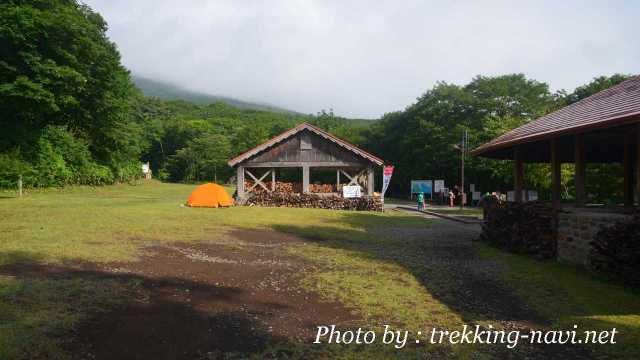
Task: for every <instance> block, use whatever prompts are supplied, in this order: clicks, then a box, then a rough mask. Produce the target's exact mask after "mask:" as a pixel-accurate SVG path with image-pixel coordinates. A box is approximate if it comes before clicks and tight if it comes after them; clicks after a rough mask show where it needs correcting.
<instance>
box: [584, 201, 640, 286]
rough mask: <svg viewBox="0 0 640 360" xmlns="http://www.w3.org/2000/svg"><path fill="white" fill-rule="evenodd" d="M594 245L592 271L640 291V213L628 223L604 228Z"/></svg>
mask: <svg viewBox="0 0 640 360" xmlns="http://www.w3.org/2000/svg"><path fill="white" fill-rule="evenodd" d="M591 246H592V249H591V254H590V259H589V260H590V261H589V264H590V266H591V269H593V270H595V271H596V272H598V273H600V274H602V275H605V276H608V277H610V278H613V279H615V280H619V281H621V282H622V283H624V284H625V285H627V286H630V287H635V288H640V276H638V274H639V273H640V212H637V213H636V214H635V215H634V216H633V217H631V218H630V219H628V220H621V221H617V222H615V223H614V224H612V225H610V226H603V227H601V228H600V230H599V231H598V232H597V233H596V236H595V238H594V241H592V242H591Z"/></svg>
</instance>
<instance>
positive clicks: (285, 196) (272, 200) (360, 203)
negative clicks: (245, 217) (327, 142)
mask: <svg viewBox="0 0 640 360" xmlns="http://www.w3.org/2000/svg"><path fill="white" fill-rule="evenodd" d="M245 204H246V205H257V206H275V207H296V208H319V209H333V210H360V211H382V203H381V202H380V198H379V197H360V198H347V199H345V198H343V197H341V196H338V195H329V196H322V195H318V194H300V193H289V192H264V191H263V192H256V193H252V194H251V195H250V196H249V198H248V199H247V200H246V202H245Z"/></svg>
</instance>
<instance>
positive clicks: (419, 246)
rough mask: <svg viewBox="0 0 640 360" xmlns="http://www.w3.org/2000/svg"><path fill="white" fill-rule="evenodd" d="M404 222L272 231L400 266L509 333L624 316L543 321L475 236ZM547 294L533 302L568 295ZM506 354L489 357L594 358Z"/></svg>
mask: <svg viewBox="0 0 640 360" xmlns="http://www.w3.org/2000/svg"><path fill="white" fill-rule="evenodd" d="M412 218H413V217H412ZM393 222H397V223H398V225H394V224H393ZM407 222H410V221H408V217H387V218H382V217H380V216H378V215H376V214H368V213H344V214H343V215H342V216H340V217H338V218H337V219H336V220H335V223H327V224H326V225H324V226H304V225H274V226H272V228H273V229H274V230H276V231H280V232H283V233H290V234H296V235H299V236H302V237H304V238H306V239H308V240H309V241H311V242H314V243H316V244H318V245H319V246H322V247H325V248H331V249H341V250H347V251H349V252H350V254H351V255H350V256H355V257H361V258H363V259H372V260H376V261H381V262H383V263H389V264H394V265H399V266H400V267H402V268H404V269H406V270H407V271H408V272H410V273H411V274H412V275H413V276H414V277H415V279H417V280H418V281H419V282H420V284H421V285H422V286H423V287H424V289H425V290H426V291H427V292H428V293H429V294H430V295H431V296H433V297H434V298H435V299H436V300H437V301H439V302H441V303H443V304H445V305H446V306H447V307H448V308H449V309H451V310H452V311H454V312H455V313H457V314H458V315H459V316H461V317H462V319H463V321H464V322H465V323H468V324H474V323H479V322H488V323H490V324H491V323H493V324H495V323H499V324H500V325H502V326H504V327H505V328H507V329H509V328H511V329H520V330H523V331H528V330H529V329H532V328H544V327H548V326H549V325H551V324H553V321H555V320H556V319H558V318H572V317H590V316H603V315H605V316H612V315H613V316H614V315H628V310H621V309H618V308H616V307H615V306H611V307H608V308H607V309H606V313H605V314H602V313H597V314H596V313H592V312H591V310H590V309H589V308H588V307H579V306H575V307H573V308H572V310H571V311H569V312H567V313H558V314H556V315H555V317H554V318H545V317H543V316H542V315H540V314H539V313H537V312H536V311H535V310H533V309H532V308H530V307H529V306H530V304H531V302H529V304H527V303H525V302H523V301H522V298H521V297H520V296H518V295H516V294H515V292H514V291H513V289H512V288H511V287H510V286H508V285H507V284H506V283H505V281H504V279H503V278H502V277H501V276H500V275H501V272H503V271H505V268H504V266H505V265H504V264H503V263H501V262H500V261H496V260H487V259H485V258H481V257H479V256H478V255H477V253H476V251H475V250H474V246H473V244H472V242H471V241H472V239H473V238H474V237H475V235H474V234H470V233H469V232H468V231H467V230H464V226H466V225H457V224H456V225H454V224H451V223H447V221H446V220H440V219H438V220H431V226H430V228H429V229H427V230H425V229H422V230H418V229H414V230H412V229H411V227H406V226H403V225H402V223H407ZM344 225H347V226H346V227H345V226H344ZM543 269H544V264H541V265H540V267H539V268H537V269H535V270H534V271H543ZM362 276H363V277H365V278H366V277H367V274H366V273H363V274H362ZM549 276H553V274H549ZM370 281H372V282H376V278H375V277H372V278H371V279H370ZM523 281H526V279H523ZM551 289H553V291H554V292H549V293H548V294H546V296H548V298H540V299H535V300H533V301H535V302H545V301H550V300H553V302H556V303H557V302H564V301H567V300H564V298H565V297H567V296H568V293H563V292H562V291H561V290H560V291H557V289H556V288H555V287H553V288H550V290H551ZM382 296H384V295H382ZM589 296H594V297H595V296H599V295H598V294H590V295H589ZM573 300H576V301H577V303H578V304H579V303H580V302H581V301H582V300H577V299H571V300H568V301H573ZM635 315H637V314H635ZM590 324H594V323H590ZM601 325H607V324H601ZM612 326H615V324H609V326H603V327H604V328H609V329H610V328H611V327H612ZM504 350H505V349H504V348H502V349H496V348H494V349H492V350H491V352H493V351H498V352H499V355H498V356H499V357H503V356H505V357H514V356H515V358H520V357H521V356H533V358H537V357H541V358H577V359H589V358H592V355H591V352H590V350H587V349H586V348H584V347H583V346H570V345H550V346H536V347H534V346H521V347H519V348H518V351H519V352H518V353H515V352H513V351H511V352H509V351H506V352H505V351H504ZM536 356H537V357H536Z"/></svg>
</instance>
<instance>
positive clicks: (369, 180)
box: [367, 166, 374, 196]
mask: <svg viewBox="0 0 640 360" xmlns="http://www.w3.org/2000/svg"><path fill="white" fill-rule="evenodd" d="M373 181H374V172H373V168H372V167H371V166H369V168H367V195H369V196H373V185H374V184H373Z"/></svg>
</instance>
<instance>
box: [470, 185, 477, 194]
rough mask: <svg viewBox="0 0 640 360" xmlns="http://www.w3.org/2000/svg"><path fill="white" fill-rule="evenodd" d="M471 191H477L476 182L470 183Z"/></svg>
mask: <svg viewBox="0 0 640 360" xmlns="http://www.w3.org/2000/svg"><path fill="white" fill-rule="evenodd" d="M469 191H471V192H475V191H476V184H469Z"/></svg>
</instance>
